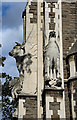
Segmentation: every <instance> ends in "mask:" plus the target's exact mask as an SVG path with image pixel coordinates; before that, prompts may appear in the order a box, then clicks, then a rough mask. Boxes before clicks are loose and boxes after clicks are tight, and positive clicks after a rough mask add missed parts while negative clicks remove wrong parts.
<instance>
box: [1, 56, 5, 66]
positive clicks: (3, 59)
mask: <svg viewBox="0 0 77 120" xmlns="http://www.w3.org/2000/svg"><path fill="white" fill-rule="evenodd" d="M5 60H6V57H0V66H2V67H4V63H3V62H4V61H5Z"/></svg>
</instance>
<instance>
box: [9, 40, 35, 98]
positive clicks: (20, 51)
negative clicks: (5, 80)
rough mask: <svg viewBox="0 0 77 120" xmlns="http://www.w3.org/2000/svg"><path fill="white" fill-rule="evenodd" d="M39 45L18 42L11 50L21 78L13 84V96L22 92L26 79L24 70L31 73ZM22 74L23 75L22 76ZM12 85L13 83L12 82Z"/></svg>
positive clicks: (10, 53)
mask: <svg viewBox="0 0 77 120" xmlns="http://www.w3.org/2000/svg"><path fill="white" fill-rule="evenodd" d="M36 46H37V45H36V44H35V45H34V44H30V43H25V44H22V45H21V44H20V43H17V42H16V46H14V47H13V49H12V51H11V52H9V55H10V56H13V57H14V58H15V59H16V65H17V69H18V71H19V79H18V80H17V81H16V82H15V81H14V83H15V84H13V89H12V96H13V98H14V97H17V95H18V94H20V93H21V92H22V88H23V80H24V71H26V72H27V74H31V72H32V70H31V68H30V66H31V64H32V62H33V61H32V59H36V58H37V56H36V54H37V47H36ZM21 76H22V77H21ZM11 85H12V84H11Z"/></svg>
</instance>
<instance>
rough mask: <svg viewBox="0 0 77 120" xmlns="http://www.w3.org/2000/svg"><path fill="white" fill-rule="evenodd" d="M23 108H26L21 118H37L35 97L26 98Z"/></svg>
mask: <svg viewBox="0 0 77 120" xmlns="http://www.w3.org/2000/svg"><path fill="white" fill-rule="evenodd" d="M24 107H25V108H26V115H24V116H23V118H25V119H26V118H29V119H30V118H31V119H32V118H37V97H26V98H25V103H24Z"/></svg>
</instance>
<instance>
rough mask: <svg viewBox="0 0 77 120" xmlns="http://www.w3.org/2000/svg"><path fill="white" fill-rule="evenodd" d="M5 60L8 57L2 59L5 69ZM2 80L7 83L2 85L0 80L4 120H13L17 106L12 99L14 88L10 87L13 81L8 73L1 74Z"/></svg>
mask: <svg viewBox="0 0 77 120" xmlns="http://www.w3.org/2000/svg"><path fill="white" fill-rule="evenodd" d="M0 47H1V44H0ZM5 60H6V57H2V56H1V57H0V66H2V67H4V61H5ZM0 78H1V79H2V80H4V81H5V82H4V84H2V85H1V80H0V97H1V96H2V100H0V108H1V106H2V120H12V119H13V117H12V113H13V112H14V111H15V109H16V106H17V102H16V101H15V100H13V99H12V95H11V90H12V87H9V82H10V81H11V80H12V76H9V75H7V74H6V73H0ZM0 114H1V109H0Z"/></svg>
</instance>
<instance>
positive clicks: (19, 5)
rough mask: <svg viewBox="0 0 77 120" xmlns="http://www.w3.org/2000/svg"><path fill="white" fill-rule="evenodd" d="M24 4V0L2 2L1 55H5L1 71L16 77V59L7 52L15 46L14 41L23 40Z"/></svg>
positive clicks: (17, 74) (17, 73) (20, 41)
mask: <svg viewBox="0 0 77 120" xmlns="http://www.w3.org/2000/svg"><path fill="white" fill-rule="evenodd" d="M25 1H26V0H25ZM25 6H26V2H2V56H5V57H6V60H5V62H4V63H5V66H4V68H2V72H6V73H7V74H9V75H11V76H12V77H18V76H19V72H18V70H17V67H16V61H15V59H14V58H13V57H11V56H9V52H10V51H11V50H12V48H13V47H14V46H15V42H16V41H17V42H19V43H22V42H23V19H22V12H23V10H24V9H25ZM0 14H1V12H0ZM0 33H1V30H0ZM0 38H1V36H0Z"/></svg>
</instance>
